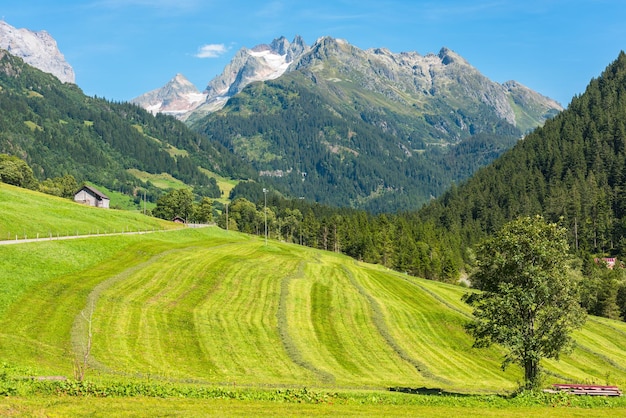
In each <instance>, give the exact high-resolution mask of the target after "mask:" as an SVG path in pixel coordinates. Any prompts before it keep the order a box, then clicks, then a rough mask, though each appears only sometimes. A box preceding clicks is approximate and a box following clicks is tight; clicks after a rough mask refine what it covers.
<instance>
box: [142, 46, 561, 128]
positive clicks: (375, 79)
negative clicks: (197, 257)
mask: <svg viewBox="0 0 626 418" xmlns="http://www.w3.org/2000/svg"><path fill="white" fill-rule="evenodd" d="M316 66H317V67H318V68H319V66H327V67H330V66H332V67H334V68H332V69H330V68H329V69H328V70H329V71H327V72H332V73H335V74H334V75H336V76H337V77H333V74H327V75H329V76H330V77H328V78H327V80H329V81H335V82H339V81H341V80H345V77H341V74H351V73H355V72H356V73H358V76H359V77H358V78H357V79H352V80H350V82H352V83H355V84H357V85H358V86H359V88H361V89H363V90H366V91H375V92H379V93H381V94H384V95H385V96H386V97H388V98H389V99H390V100H392V101H395V102H398V103H403V104H405V105H408V106H411V105H413V106H420V107H421V106H426V107H427V106H428V103H433V102H437V101H438V100H444V101H449V102H451V104H452V105H454V104H455V103H454V101H455V96H456V97H458V98H459V99H461V100H462V98H464V97H466V98H470V99H472V101H473V102H474V103H475V104H476V105H485V106H486V107H487V108H490V109H492V110H493V111H494V112H495V113H496V115H497V116H498V117H500V118H502V119H503V120H506V121H507V122H508V123H510V124H512V125H515V126H517V127H519V128H520V130H522V131H523V132H526V131H528V130H530V129H532V128H534V127H536V126H538V125H540V124H542V123H543V121H545V119H546V118H547V117H550V116H552V115H554V114H555V113H556V112H558V111H560V110H562V107H561V105H560V104H559V103H557V102H556V101H554V100H552V99H550V98H548V97H544V96H542V95H540V94H538V93H536V92H534V91H533V90H531V89H529V88H527V87H525V86H523V85H522V84H520V83H517V82H515V81H507V82H505V83H503V84H498V83H495V82H492V81H490V80H489V79H487V78H486V77H485V76H483V75H482V74H480V72H479V71H478V70H477V69H475V68H474V67H472V66H471V65H470V64H469V63H468V62H467V61H466V60H465V59H464V58H463V57H461V56H460V55H458V54H456V53H455V52H453V51H451V50H449V49H448V48H442V49H441V50H440V51H439V53H438V54H427V55H425V56H422V55H420V54H418V53H417V52H402V53H392V52H391V51H389V50H387V49H384V48H373V49H368V50H361V49H359V48H357V47H355V46H353V45H350V44H349V43H348V42H347V41H345V40H341V39H333V38H331V37H323V38H320V39H318V40H317V41H316V42H315V43H314V44H313V45H311V46H308V45H307V44H306V43H305V42H304V40H303V39H302V37H300V36H296V37H295V38H294V40H293V41H292V42H289V41H288V40H287V39H286V38H285V37H280V38H277V39H275V40H273V41H272V42H271V43H270V44H261V45H257V46H255V47H254V48H252V49H248V48H242V49H240V50H239V51H238V52H237V53H236V54H235V56H234V57H233V59H232V60H231V62H230V63H229V64H228V65H227V66H226V67H225V68H224V71H223V72H222V74H220V75H219V76H217V77H215V78H214V79H212V80H211V81H209V83H208V85H207V87H206V88H205V90H204V91H203V92H200V91H199V90H198V89H197V88H195V86H193V84H191V83H190V82H189V80H187V79H186V78H185V77H184V76H183V75H182V74H177V75H176V76H175V77H174V78H173V79H172V80H171V81H170V82H168V83H167V84H166V85H165V86H164V87H162V88H159V89H156V90H153V91H151V92H148V93H145V94H143V95H141V96H139V97H137V98H135V99H132V100H131V102H133V103H136V104H138V105H140V106H142V107H144V108H146V109H148V110H150V111H151V112H153V113H155V112H162V113H167V114H172V115H175V116H177V117H179V118H181V119H183V120H185V119H187V118H190V117H193V118H194V119H198V118H199V117H201V116H204V115H206V114H207V113H210V112H214V111H216V110H219V109H221V108H222V107H223V106H224V105H225V104H226V102H227V100H228V99H229V98H231V97H233V96H234V95H236V94H237V93H239V92H241V90H243V88H244V87H245V86H247V85H248V84H250V83H253V82H257V81H267V80H274V79H277V78H279V77H281V76H282V75H284V74H285V73H289V72H292V71H304V70H307V69H308V70H311V71H315V68H316ZM435 107H437V105H435ZM440 129H442V128H440ZM443 129H445V128H443Z"/></svg>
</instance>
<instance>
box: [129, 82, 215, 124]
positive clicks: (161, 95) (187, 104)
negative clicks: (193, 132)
mask: <svg viewBox="0 0 626 418" xmlns="http://www.w3.org/2000/svg"><path fill="white" fill-rule="evenodd" d="M205 100H206V94H205V93H201V92H200V91H199V90H198V88H197V87H196V86H194V85H193V83H192V82H191V81H189V80H188V79H187V78H186V77H185V76H184V75H182V74H180V73H179V74H176V76H174V78H172V79H171V80H170V81H168V82H167V84H165V86H163V87H161V88H159V89H155V90H152V91H150V92H148V93H145V94H142V95H141V96H139V97H137V98H135V99H133V100H131V103H135V104H136V105H138V106H141V107H143V108H145V109H146V110H148V111H150V112H151V113H165V114H168V115H173V116H176V117H182V116H183V115H184V114H186V113H187V112H189V111H191V110H193V109H195V108H196V107H198V106H199V105H200V104H202V103H203V102H204V101H205Z"/></svg>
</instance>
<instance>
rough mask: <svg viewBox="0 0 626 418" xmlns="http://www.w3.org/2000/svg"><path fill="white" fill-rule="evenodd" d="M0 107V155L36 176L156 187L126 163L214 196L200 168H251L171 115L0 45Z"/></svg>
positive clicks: (240, 171)
mask: <svg viewBox="0 0 626 418" xmlns="http://www.w3.org/2000/svg"><path fill="white" fill-rule="evenodd" d="M0 109H1V111H0V153H7V154H11V155H16V156H18V157H20V158H23V159H25V160H26V161H27V162H28V163H29V165H30V166H31V167H32V168H33V171H34V174H35V176H36V177H37V178H39V179H45V178H48V177H55V176H63V175H66V174H71V175H73V176H74V177H75V178H76V179H77V180H78V181H84V180H89V181H91V182H94V183H96V184H100V185H103V186H106V187H108V188H110V189H114V190H121V191H124V192H126V193H130V194H132V193H133V192H134V190H135V189H136V188H137V187H139V186H141V187H143V188H144V189H147V190H148V195H149V198H150V195H152V194H156V193H158V190H155V189H154V188H153V187H150V185H148V184H145V183H143V182H142V181H140V180H139V179H137V178H135V177H134V176H132V175H131V174H129V173H128V171H127V170H128V169H131V168H132V169H137V170H140V171H143V172H148V173H154V174H158V173H164V172H165V173H169V174H171V175H172V176H174V177H175V178H177V179H179V180H181V181H183V182H184V183H186V184H188V185H190V186H193V187H194V188H196V190H197V191H198V192H200V193H201V194H205V195H209V196H215V197H218V196H219V189H218V188H217V185H216V183H215V180H213V179H210V178H209V177H208V176H207V175H206V174H205V173H204V172H202V171H201V170H200V169H199V168H198V167H199V166H202V167H204V168H207V169H209V170H212V171H216V172H218V173H221V174H225V175H230V176H238V175H242V176H244V177H247V176H248V174H250V173H249V172H246V168H245V165H244V164H242V163H241V162H240V161H238V159H236V158H234V157H233V156H232V154H231V153H230V152H229V151H228V150H226V149H225V148H224V147H222V146H221V145H219V144H216V143H213V142H211V141H209V140H208V139H207V138H206V137H205V136H203V135H201V134H198V133H196V132H193V131H191V130H190V129H188V128H187V127H186V126H185V125H184V124H183V123H181V122H179V121H177V120H176V119H174V118H171V117H167V116H163V115H158V116H156V117H154V116H152V115H151V114H149V113H148V112H146V111H145V110H143V109H141V108H139V107H138V106H135V105H130V104H124V103H112V102H109V101H107V100H105V99H100V98H91V97H87V96H85V95H84V94H83V93H82V91H81V90H80V89H79V88H78V87H76V86H75V85H73V84H62V83H61V82H60V81H59V80H58V79H57V78H55V77H54V76H52V75H50V74H47V73H43V72H41V71H39V70H37V69H35V68H34V67H31V66H29V65H27V64H25V63H24V62H23V61H22V60H21V59H20V58H17V57H14V56H12V55H11V54H9V53H8V52H6V51H3V50H0ZM153 197H154V196H153Z"/></svg>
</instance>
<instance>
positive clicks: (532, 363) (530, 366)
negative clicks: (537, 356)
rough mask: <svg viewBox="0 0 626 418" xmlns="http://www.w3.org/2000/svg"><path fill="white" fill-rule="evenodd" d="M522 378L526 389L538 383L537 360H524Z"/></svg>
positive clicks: (532, 387) (534, 386)
mask: <svg viewBox="0 0 626 418" xmlns="http://www.w3.org/2000/svg"><path fill="white" fill-rule="evenodd" d="M524 380H525V382H526V389H534V388H536V387H537V386H538V385H539V362H538V361H537V360H534V359H530V358H527V359H525V360H524Z"/></svg>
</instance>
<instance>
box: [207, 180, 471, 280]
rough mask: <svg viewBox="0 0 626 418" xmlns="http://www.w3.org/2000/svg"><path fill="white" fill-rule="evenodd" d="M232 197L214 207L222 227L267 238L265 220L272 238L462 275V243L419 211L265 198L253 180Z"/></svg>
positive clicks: (445, 276)
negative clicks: (458, 256) (381, 210)
mask: <svg viewBox="0 0 626 418" xmlns="http://www.w3.org/2000/svg"><path fill="white" fill-rule="evenodd" d="M244 195H245V196H247V197H248V198H246V197H243V196H244ZM231 197H232V198H233V200H232V201H231V203H230V204H229V205H228V207H227V208H226V207H224V206H222V205H221V204H220V203H218V202H215V205H214V206H215V208H216V209H218V210H220V212H221V213H220V214H219V215H218V216H217V218H216V221H217V224H218V225H219V226H220V227H222V228H225V229H226V228H228V229H229V230H233V231H240V232H245V233H249V234H256V235H261V236H263V235H264V234H265V222H266V219H267V230H268V236H269V237H270V238H272V239H278V240H281V241H285V242H292V243H296V244H300V245H306V246H308V247H312V248H317V249H321V250H327V251H334V252H340V253H343V254H346V255H348V256H350V257H353V258H355V259H357V260H360V261H365V262H369V263H376V264H381V265H383V266H385V267H388V268H390V269H393V270H397V271H400V272H406V273H409V274H412V275H415V276H420V277H426V278H429V279H433V280H441V281H448V282H455V281H456V280H457V279H458V278H459V274H460V266H462V260H461V259H455V258H454V257H455V255H456V252H455V251H452V248H455V247H457V246H458V245H460V241H459V240H458V239H457V240H456V241H454V238H453V237H452V236H451V235H446V236H444V235H442V231H441V230H440V228H439V227H438V226H437V225H435V224H434V223H432V222H424V221H423V220H422V219H420V217H419V215H418V214H417V213H399V214H372V213H369V212H366V211H364V210H357V209H350V208H334V207H330V206H326V205H321V204H317V203H310V202H307V201H306V200H304V199H285V198H283V197H281V196H280V195H279V194H277V193H275V192H273V191H271V192H268V193H267V196H266V195H265V194H264V193H263V187H262V186H261V185H260V184H258V183H253V182H243V183H240V184H239V185H238V186H237V187H235V188H234V189H233V191H232V193H231ZM266 201H267V206H266V203H265V202H266ZM227 225H228V226H227Z"/></svg>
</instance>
